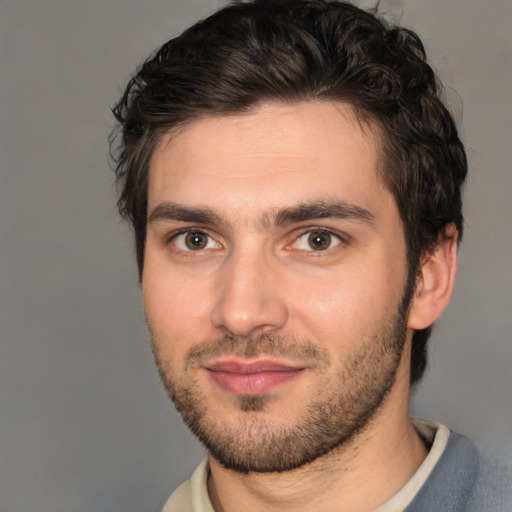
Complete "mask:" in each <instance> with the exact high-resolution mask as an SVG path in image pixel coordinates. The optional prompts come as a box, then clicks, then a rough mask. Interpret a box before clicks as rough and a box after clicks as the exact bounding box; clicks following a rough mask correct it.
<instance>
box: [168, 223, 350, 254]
mask: <svg viewBox="0 0 512 512" xmlns="http://www.w3.org/2000/svg"><path fill="white" fill-rule="evenodd" d="M314 233H319V234H325V235H328V236H329V237H331V238H332V239H335V240H334V241H337V243H335V245H334V246H332V242H333V241H332V240H331V243H330V244H329V247H327V248H325V249H320V248H319V249H314V248H311V249H297V250H299V251H302V252H311V253H314V254H320V253H323V252H327V251H329V250H332V249H334V248H336V247H337V246H339V245H342V244H346V243H348V237H347V236H346V235H341V234H339V233H336V232H334V231H333V230H331V229H327V228H325V227H319V226H317V227H308V228H307V229H306V228H304V229H302V230H301V231H300V232H299V233H298V234H297V235H294V237H293V240H292V241H291V242H290V243H289V244H287V245H286V248H292V246H293V245H295V244H297V242H298V241H299V240H300V239H301V238H302V237H304V236H306V235H312V234H314ZM189 234H198V235H202V236H205V237H207V238H208V241H207V244H208V243H210V241H211V242H213V243H215V244H217V245H221V244H220V243H219V242H218V241H217V240H216V239H215V238H214V237H212V236H211V235H210V234H209V233H208V232H207V231H205V230H204V229H196V228H186V229H182V230H179V231H177V232H173V233H172V234H171V235H170V236H168V237H167V239H166V241H165V242H166V244H173V245H174V247H175V249H176V250H177V251H180V252H182V253H187V252H202V250H204V249H206V248H207V247H205V248H198V249H197V251H194V250H193V249H190V248H189V249H182V248H180V247H178V246H176V239H177V238H178V237H179V236H181V235H189ZM306 243H307V242H306ZM292 250H293V249H292Z"/></svg>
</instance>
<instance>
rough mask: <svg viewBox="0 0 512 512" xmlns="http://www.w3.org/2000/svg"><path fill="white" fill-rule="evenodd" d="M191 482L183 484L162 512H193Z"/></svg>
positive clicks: (172, 495)
mask: <svg viewBox="0 0 512 512" xmlns="http://www.w3.org/2000/svg"><path fill="white" fill-rule="evenodd" d="M191 496H192V493H191V490H190V480H187V481H186V482H183V483H182V484H181V485H180V486H179V487H178V488H177V489H176V490H175V491H174V492H173V493H172V494H171V496H170V497H169V499H168V500H167V502H166V503H165V505H164V508H163V509H162V512H192V510H193V509H192V499H191Z"/></svg>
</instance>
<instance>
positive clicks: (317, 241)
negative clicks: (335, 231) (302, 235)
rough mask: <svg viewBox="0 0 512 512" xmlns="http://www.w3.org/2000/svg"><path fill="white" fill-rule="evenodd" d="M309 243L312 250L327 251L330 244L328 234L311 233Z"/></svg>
mask: <svg viewBox="0 0 512 512" xmlns="http://www.w3.org/2000/svg"><path fill="white" fill-rule="evenodd" d="M309 243H310V245H311V246H312V247H313V248H314V249H317V250H318V249H327V247H329V245H330V243H331V235H330V234H329V233H321V232H318V231H317V232H316V233H311V235H310V236H309Z"/></svg>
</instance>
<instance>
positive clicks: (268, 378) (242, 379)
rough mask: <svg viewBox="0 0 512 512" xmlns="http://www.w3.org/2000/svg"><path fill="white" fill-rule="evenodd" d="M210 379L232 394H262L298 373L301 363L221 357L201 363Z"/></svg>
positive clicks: (300, 369)
mask: <svg viewBox="0 0 512 512" xmlns="http://www.w3.org/2000/svg"><path fill="white" fill-rule="evenodd" d="M204 369H205V370H206V371H207V372H208V374H209V375H210V377H211V379H212V380H213V381H214V382H215V384H217V385H218V386H219V387H220V388H222V389H223V390H224V391H227V392H228V393H230V394H233V395H253V396H254V395H264V394H266V393H269V392H270V391H272V390H273V389H275V388H276V387H278V386H280V385H281V384H284V383H285V382H288V381H289V380H291V379H294V378H296V377H298V376H299V375H300V374H301V373H302V372H303V371H304V370H305V368H304V367H301V366H294V365H292V364H288V363H285V362H283V361H276V360H272V359H258V360H240V359H222V360H218V361H215V362H212V363H209V364H206V365H205V366H204Z"/></svg>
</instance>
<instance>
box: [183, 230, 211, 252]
mask: <svg viewBox="0 0 512 512" xmlns="http://www.w3.org/2000/svg"><path fill="white" fill-rule="evenodd" d="M207 241H208V239H207V237H206V235H205V234H204V233H199V232H195V231H194V232H192V233H188V234H187V236H186V237H185V243H186V245H187V247H188V248H189V249H191V250H192V251H196V250H197V249H203V248H204V247H206V243H207Z"/></svg>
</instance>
